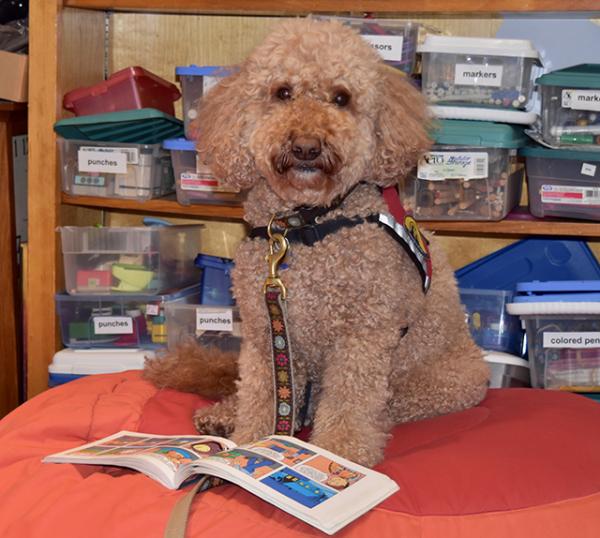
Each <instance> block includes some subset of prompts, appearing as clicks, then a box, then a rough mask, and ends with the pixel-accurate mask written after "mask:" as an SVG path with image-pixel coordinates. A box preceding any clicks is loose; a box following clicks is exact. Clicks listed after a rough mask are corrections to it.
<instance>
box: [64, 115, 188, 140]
mask: <svg viewBox="0 0 600 538" xmlns="http://www.w3.org/2000/svg"><path fill="white" fill-rule="evenodd" d="M54 130H55V131H56V132H57V133H58V134H59V135H60V136H62V137H63V138H66V139H68V140H93V141H95V142H129V143H131V144H158V143H160V142H162V141H163V140H165V139H167V138H175V137H179V136H183V122H182V121H181V120H178V119H177V118H174V117H173V116H170V115H168V114H165V113H164V112H161V111H160V110H156V109H154V108H141V109H136V110H124V111H121V112H108V113H106V114H93V115H91V116H77V117H75V118H67V119H64V120H60V121H57V122H56V123H55V124H54Z"/></svg>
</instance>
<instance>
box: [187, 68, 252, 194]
mask: <svg viewBox="0 0 600 538" xmlns="http://www.w3.org/2000/svg"><path fill="white" fill-rule="evenodd" d="M246 86H247V85H246V75H245V74H244V71H243V70H242V71H238V72H237V73H234V74H232V75H230V76H228V77H226V78H224V79H223V80H222V81H221V82H219V83H218V84H217V85H216V86H214V87H213V88H211V89H210V90H209V91H208V93H207V94H206V95H205V96H203V97H202V98H201V99H200V102H199V105H198V116H197V118H196V119H195V120H194V124H193V131H194V135H195V138H196V140H197V142H196V147H197V150H198V158H199V161H200V162H201V163H202V164H205V165H208V166H210V168H211V171H212V173H213V175H214V176H215V177H216V178H217V179H219V180H220V181H221V182H222V184H223V185H224V186H227V187H231V188H235V189H246V188H249V187H251V186H252V184H253V183H254V181H255V180H256V179H257V178H258V176H257V175H256V167H255V166H254V159H253V157H252V155H251V154H250V152H249V150H248V140H247V139H246V137H247V136H248V129H247V128H246V124H247V121H248V120H247V118H248V116H247V115H246V114H245V113H244V111H245V109H246V107H247V104H248V99H249V97H248V93H246V91H245V90H246Z"/></svg>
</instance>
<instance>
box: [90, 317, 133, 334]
mask: <svg viewBox="0 0 600 538" xmlns="http://www.w3.org/2000/svg"><path fill="white" fill-rule="evenodd" d="M93 320H94V334H133V320H132V318H130V317H129V316H98V317H95V318H93Z"/></svg>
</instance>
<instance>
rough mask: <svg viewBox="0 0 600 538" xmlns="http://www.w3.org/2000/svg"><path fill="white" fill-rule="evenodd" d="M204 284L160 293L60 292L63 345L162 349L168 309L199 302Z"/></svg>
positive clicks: (57, 299)
mask: <svg viewBox="0 0 600 538" xmlns="http://www.w3.org/2000/svg"><path fill="white" fill-rule="evenodd" d="M199 298H200V286H199V285H198V284H197V285H195V286H190V287H188V288H184V289H181V290H177V291H175V292H171V293H165V294H157V295H133V294H132V295H115V294H110V295H69V294H67V293H57V294H56V297H55V299H56V311H57V313H58V316H59V318H60V328H61V334H62V341H63V344H64V345H65V346H67V347H73V348H99V347H102V348H150V349H152V348H160V347H165V346H166V343H167V336H168V328H167V324H166V316H165V308H166V305H167V304H169V303H172V302H175V303H198V301H199Z"/></svg>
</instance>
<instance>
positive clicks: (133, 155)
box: [79, 146, 140, 164]
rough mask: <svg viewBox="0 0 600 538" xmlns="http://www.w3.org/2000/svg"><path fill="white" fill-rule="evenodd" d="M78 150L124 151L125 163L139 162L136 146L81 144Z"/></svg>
mask: <svg viewBox="0 0 600 538" xmlns="http://www.w3.org/2000/svg"><path fill="white" fill-rule="evenodd" d="M79 151H101V152H103V153H125V155H127V164H139V162H140V152H139V150H138V148H123V147H120V148H99V147H98V146H81V147H80V148H79Z"/></svg>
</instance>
